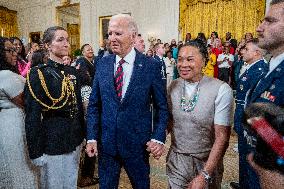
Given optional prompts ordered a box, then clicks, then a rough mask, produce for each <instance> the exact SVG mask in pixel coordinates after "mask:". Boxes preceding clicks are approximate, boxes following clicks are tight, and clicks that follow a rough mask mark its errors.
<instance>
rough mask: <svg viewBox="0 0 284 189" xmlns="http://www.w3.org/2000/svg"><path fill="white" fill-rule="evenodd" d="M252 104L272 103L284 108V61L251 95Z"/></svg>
mask: <svg viewBox="0 0 284 189" xmlns="http://www.w3.org/2000/svg"><path fill="white" fill-rule="evenodd" d="M250 102H251V103H253V102H270V103H274V104H276V105H278V106H281V107H284V61H282V62H281V63H280V64H279V65H278V66H277V67H276V68H275V69H274V70H273V71H272V72H271V73H270V74H269V75H268V76H267V77H263V78H262V79H261V80H260V82H259V83H258V85H257V86H256V88H255V89H254V91H253V92H252V94H251V97H250Z"/></svg>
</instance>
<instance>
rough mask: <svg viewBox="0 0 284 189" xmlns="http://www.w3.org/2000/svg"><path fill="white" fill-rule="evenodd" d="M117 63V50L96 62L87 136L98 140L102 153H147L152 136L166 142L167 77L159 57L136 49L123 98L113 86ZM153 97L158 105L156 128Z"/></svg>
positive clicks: (124, 154) (130, 154) (128, 155)
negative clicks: (164, 74) (152, 56)
mask: <svg viewBox="0 0 284 189" xmlns="http://www.w3.org/2000/svg"><path fill="white" fill-rule="evenodd" d="M114 67H115V55H114V54H112V55H109V56H106V57H104V58H102V59H101V60H100V61H99V62H98V64H97V69H96V74H95V79H94V83H93V89H92V93H91V96H90V99H89V107H88V114H87V139H88V140H90V139H95V140H97V141H98V145H99V153H102V152H103V153H107V154H109V155H117V154H119V155H120V156H121V157H124V158H127V157H132V156H136V155H137V153H140V154H141V153H145V150H146V143H147V141H149V140H150V139H156V140H158V141H161V142H165V139H166V132H165V130H166V126H167V120H168V108H167V99H166V89H165V84H164V83H165V81H164V79H163V78H162V76H161V70H160V66H159V63H158V62H157V60H155V59H154V58H150V57H146V56H145V55H143V54H141V53H139V52H138V51H137V50H136V57H135V62H134V67H133V73H132V76H131V80H130V83H129V86H128V88H127V91H126V93H125V96H124V98H123V99H122V101H120V100H119V99H118V97H117V94H116V91H115V88H114ZM151 97H152V100H151ZM151 101H153V103H154V106H155V108H156V115H155V116H156V118H155V119H154V128H152V114H151V111H150V103H151Z"/></svg>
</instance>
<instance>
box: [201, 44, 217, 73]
mask: <svg viewBox="0 0 284 189" xmlns="http://www.w3.org/2000/svg"><path fill="white" fill-rule="evenodd" d="M207 50H208V57H209V61H208V62H207V64H206V66H205V67H204V68H203V70H202V71H203V74H204V75H206V76H209V77H214V65H215V64H216V59H217V57H216V55H215V54H213V53H212V50H211V47H210V46H208V47H207Z"/></svg>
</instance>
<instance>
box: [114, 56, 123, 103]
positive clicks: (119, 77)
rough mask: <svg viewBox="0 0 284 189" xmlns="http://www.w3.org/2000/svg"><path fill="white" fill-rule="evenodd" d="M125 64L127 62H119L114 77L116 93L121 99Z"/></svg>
mask: <svg viewBox="0 0 284 189" xmlns="http://www.w3.org/2000/svg"><path fill="white" fill-rule="evenodd" d="M124 62H125V60H123V59H121V60H120V61H119V62H118V67H117V70H116V72H115V75H114V85H115V91H116V94H117V96H118V98H119V99H121V97H122V86H123V67H122V64H123V63H124Z"/></svg>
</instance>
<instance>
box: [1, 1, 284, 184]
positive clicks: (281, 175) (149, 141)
mask: <svg viewBox="0 0 284 189" xmlns="http://www.w3.org/2000/svg"><path fill="white" fill-rule="evenodd" d="M283 8H284V1H282V0H272V2H271V4H270V8H269V11H268V12H267V14H266V16H265V18H264V20H263V21H262V23H261V24H260V25H259V26H258V28H257V29H256V31H257V33H258V38H254V37H253V35H252V34H251V33H246V34H245V37H244V39H242V40H241V41H240V42H239V43H238V42H237V40H235V39H233V38H232V36H231V33H230V32H228V33H226V39H223V40H221V39H220V38H218V34H217V33H216V32H212V34H211V36H210V38H209V39H206V38H205V35H204V34H203V33H199V34H198V37H197V38H196V39H191V34H190V33H187V34H186V37H185V41H179V42H178V43H176V40H174V39H173V40H172V41H171V43H162V41H161V40H160V39H158V40H157V43H155V44H151V45H150V48H149V49H148V50H145V43H144V40H143V36H141V35H140V34H138V33H139V32H138V28H137V24H136V22H135V20H134V19H133V18H132V17H131V16H129V15H126V14H118V15H115V16H112V17H111V19H110V22H109V27H108V38H107V39H105V40H104V41H103V44H102V45H101V47H100V50H99V52H98V55H97V56H94V51H93V49H92V45H91V44H84V45H83V46H82V47H81V52H82V56H80V57H76V58H75V59H74V58H73V57H71V56H70V54H69V50H70V44H69V37H68V33H67V31H66V30H65V29H64V28H62V27H59V26H54V27H50V28H48V29H47V30H46V31H45V32H44V34H43V39H42V40H41V41H40V44H38V43H31V44H29V46H28V47H27V49H28V50H27V51H25V47H24V45H23V43H22V42H21V40H20V39H19V38H17V37H12V38H5V37H0V120H1V127H0V150H1V153H0V162H1V163H0V188H8V189H10V188H11V189H12V188H14V189H21V188H23V189H29V188H31V189H37V188H48V189H59V188H62V189H63V188H70V189H71V188H77V185H78V186H82V187H83V186H88V185H92V184H97V183H99V187H100V188H102V189H111V188H118V185H119V177H120V171H121V168H122V167H123V168H124V169H125V171H126V173H127V175H128V177H129V180H130V182H131V185H132V187H133V188H136V189H149V188H150V163H149V156H150V155H151V156H153V157H154V158H155V159H157V160H158V159H160V157H161V156H162V155H163V154H164V152H165V147H164V145H165V142H166V139H167V135H170V136H171V142H170V149H169V152H168V154H167V159H166V174H167V176H168V188H171V189H205V188H209V189H215V188H216V189H217V188H221V182H222V177H223V171H224V167H223V158H224V155H225V152H226V150H227V148H228V145H229V139H230V134H231V126H233V129H234V130H235V132H236V133H237V136H238V152H239V182H238V183H237V182H233V183H231V187H233V188H241V189H246V188H248V189H259V188H264V189H267V188H283V187H284V150H283V146H284V140H283V135H284V121H283V120H284V110H283V105H284V35H283V32H282V30H283V27H284V13H283ZM271 57H272V58H271ZM233 115H234V116H233ZM97 160H98V163H96V161H97ZM96 166H98V173H95V167H96ZM97 174H98V175H97ZM97 176H98V177H97Z"/></svg>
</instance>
